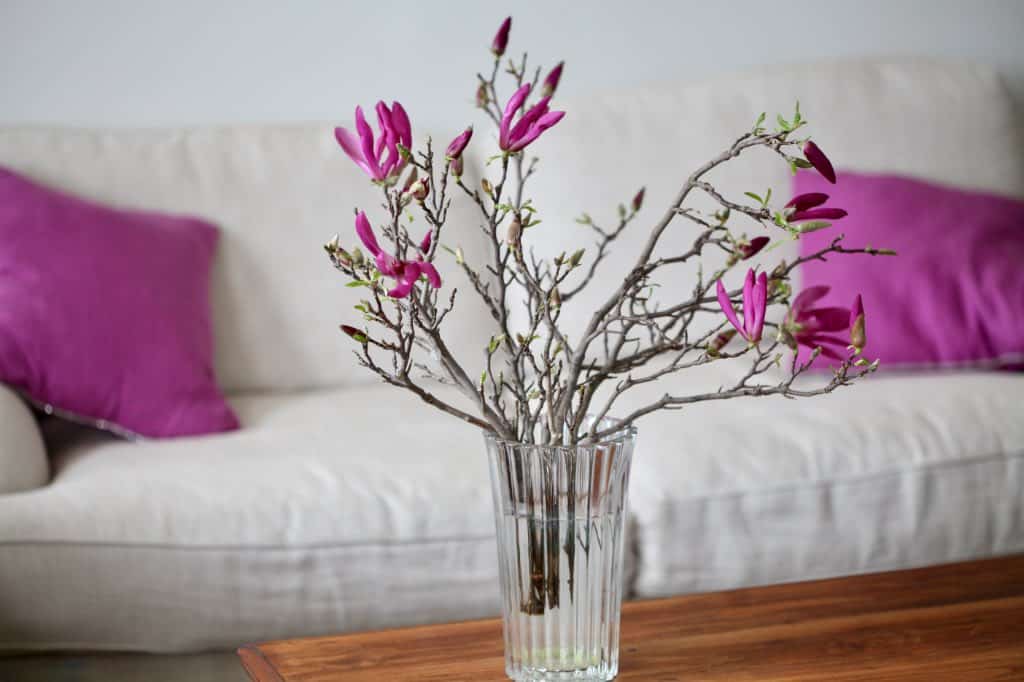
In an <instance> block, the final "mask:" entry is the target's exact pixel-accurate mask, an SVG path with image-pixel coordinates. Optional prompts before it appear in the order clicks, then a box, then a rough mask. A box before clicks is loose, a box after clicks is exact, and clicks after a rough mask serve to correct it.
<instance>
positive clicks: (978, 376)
mask: <svg viewBox="0 0 1024 682" xmlns="http://www.w3.org/2000/svg"><path fill="white" fill-rule="evenodd" d="M813 381H816V382H818V383H820V382H821V381H822V378H821V377H817V378H815V379H813ZM1022 395H1024V376H1021V375H1019V374H1009V373H981V372H976V373H968V372H963V373H934V374H928V375H916V376H915V375H900V374H887V375H875V376H872V377H870V378H868V379H866V380H864V381H862V382H861V383H859V384H855V385H853V386H850V387H845V388H841V389H839V390H837V391H836V392H834V393H832V394H830V395H827V396H823V397H819V398H814V399H808V400H784V399H775V398H756V399H741V400H732V401H727V402H724V403H723V402H718V403H703V404H697V405H693V406H689V407H688V408H686V409H684V410H682V411H680V412H663V413H660V414H657V415H655V416H654V417H652V418H651V419H649V420H648V421H647V422H643V423H641V425H640V440H639V444H638V453H637V457H636V462H635V465H634V474H633V480H632V484H631V489H630V506H631V509H632V513H633V516H634V519H633V521H634V524H635V533H636V535H635V537H634V542H635V543H636V544H637V546H638V551H639V553H640V557H639V560H638V564H639V574H638V576H637V581H636V585H635V590H636V594H637V596H639V597H655V596H662V595H670V594H678V593H683V592H694V591H705V590H718V589H727V588H733V587H740V586H748V585H757V584H767V583H776V582H786V581H793V580H809V579H813V578H819V577H829V576H834V575H845V574H852V573H859V572H871V571H880V570H887V569H896V568H903V567H910V566H917V565H925V564H934V563H941V562H948V561H958V560H962V559H971V558H977V557H983V556H991V555H996V554H1003V553H1011V552H1020V551H1024V492H1022V491H1024V402H1022V401H1021V396H1022Z"/></svg>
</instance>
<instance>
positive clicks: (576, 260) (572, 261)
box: [569, 249, 586, 268]
mask: <svg viewBox="0 0 1024 682" xmlns="http://www.w3.org/2000/svg"><path fill="white" fill-rule="evenodd" d="M584 252H586V249H579V250H577V251H576V252H575V253H574V254H572V256H570V258H569V267H573V268H574V267H576V266H577V265H579V264H580V261H581V260H583V254H584Z"/></svg>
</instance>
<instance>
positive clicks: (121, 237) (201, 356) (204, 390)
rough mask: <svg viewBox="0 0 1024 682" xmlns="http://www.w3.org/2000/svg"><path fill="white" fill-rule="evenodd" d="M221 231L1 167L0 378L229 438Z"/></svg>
mask: <svg viewBox="0 0 1024 682" xmlns="http://www.w3.org/2000/svg"><path fill="white" fill-rule="evenodd" d="M217 238H218V233H217V228H216V227H214V226H213V225H211V224H209V223H207V222H205V221H203V220H201V219H199V218H193V217H185V216H176V215H169V214H163V213H149V212H142V211H125V210H118V209H116V208H111V207H108V206H103V205H100V204H95V203H92V202H89V201H85V200H83V199H80V198H78V197H74V196H71V195H68V194H64V193H62V192H58V191H55V190H53V189H50V188H48V187H43V186H41V185H38V184H36V183H34V182H31V181H30V180H28V179H27V178H24V177H22V176H20V175H18V174H16V173H12V172H10V171H8V170H7V169H5V168H3V167H0V272H2V273H3V276H2V277H0V380H2V381H4V382H6V383H8V384H10V385H11V386H15V387H17V388H18V389H19V390H21V391H22V392H23V393H24V395H25V396H27V397H28V398H29V399H31V400H32V401H33V402H34V403H36V404H38V405H41V406H45V407H46V409H47V410H48V411H53V412H54V413H57V414H61V415H67V416H69V417H70V418H73V419H77V420H80V421H83V422H85V423H89V424H95V425H96V426H99V427H101V428H108V429H110V430H112V431H115V432H118V433H124V434H129V435H141V436H147V437H156V438H168V437H172V436H183V435H195V434H202V433H214V432H218V431H228V430H231V429H235V428H237V427H238V419H237V418H236V417H235V415H234V413H233V412H232V411H231V408H230V407H229V406H228V404H227V402H225V400H224V396H223V395H222V394H221V392H220V388H219V387H218V386H217V381H216V379H215V377H214V374H213V331H212V329H211V321H210V301H209V282H210V269H211V267H212V263H213V256H214V253H215V251H216V247H217Z"/></svg>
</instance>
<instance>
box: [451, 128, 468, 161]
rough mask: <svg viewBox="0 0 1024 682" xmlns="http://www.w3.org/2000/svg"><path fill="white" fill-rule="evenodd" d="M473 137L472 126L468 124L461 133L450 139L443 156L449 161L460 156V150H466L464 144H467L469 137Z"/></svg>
mask: <svg viewBox="0 0 1024 682" xmlns="http://www.w3.org/2000/svg"><path fill="white" fill-rule="evenodd" d="M472 137H473V126H469V127H468V128H466V129H465V130H463V131H462V132H461V133H459V135H458V137H456V138H455V139H454V140H452V141H451V144H449V145H448V149H447V151H445V153H444V157H445V158H446V159H448V160H449V161H454V160H455V159H461V158H462V152H464V151H465V150H466V145H468V144H469V141H470V139H471V138H472Z"/></svg>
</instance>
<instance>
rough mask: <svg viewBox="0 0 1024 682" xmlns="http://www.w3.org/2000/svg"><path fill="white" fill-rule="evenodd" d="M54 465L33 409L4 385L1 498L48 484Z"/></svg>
mask: <svg viewBox="0 0 1024 682" xmlns="http://www.w3.org/2000/svg"><path fill="white" fill-rule="evenodd" d="M49 478H50V463H49V461H48V460H47V459H46V445H45V444H44V443H43V434H42V433H40V431H39V425H38V424H37V423H36V419H35V417H34V416H33V415H32V410H31V409H29V406H28V405H27V404H26V403H25V402H24V401H23V400H22V399H21V398H20V397H19V396H18V394H17V393H15V392H14V391H12V390H11V389H10V388H8V387H7V386H4V385H3V384H0V495H3V494H5V493H16V492H19V491H22V490H32V489H33V488H38V487H40V486H43V485H46V482H47V481H48V480H49Z"/></svg>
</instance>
